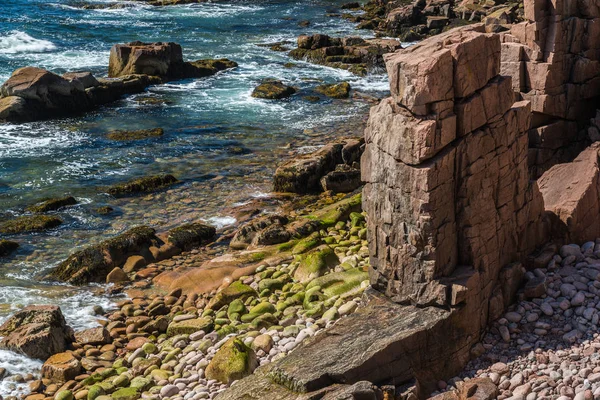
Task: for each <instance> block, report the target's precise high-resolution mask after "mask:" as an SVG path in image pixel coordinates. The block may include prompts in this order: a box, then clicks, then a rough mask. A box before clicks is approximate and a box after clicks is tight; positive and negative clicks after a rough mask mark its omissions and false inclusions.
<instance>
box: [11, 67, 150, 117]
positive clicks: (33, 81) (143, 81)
mask: <svg viewBox="0 0 600 400" xmlns="http://www.w3.org/2000/svg"><path fill="white" fill-rule="evenodd" d="M159 82H160V80H158V78H154V77H149V76H128V77H124V78H121V79H118V80H107V79H99V80H98V79H96V78H94V76H93V75H92V74H91V73H89V72H78V73H67V74H64V75H63V76H60V75H57V74H54V73H52V72H49V71H46V70H45V69H42V68H35V67H24V68H20V69H17V70H16V71H15V72H13V74H12V75H11V77H10V78H9V79H8V80H7V81H6V82H5V83H4V84H3V85H2V86H1V87H0V121H11V122H25V121H35V120H40V119H46V118H55V117H60V116H65V115H71V114H76V113H80V112H83V111H88V110H91V109H93V108H95V107H97V106H99V105H102V104H106V103H109V102H111V101H115V100H117V99H119V98H120V97H121V96H123V95H124V94H131V93H139V92H141V91H143V90H144V89H145V88H146V87H148V86H149V85H150V84H153V83H159Z"/></svg>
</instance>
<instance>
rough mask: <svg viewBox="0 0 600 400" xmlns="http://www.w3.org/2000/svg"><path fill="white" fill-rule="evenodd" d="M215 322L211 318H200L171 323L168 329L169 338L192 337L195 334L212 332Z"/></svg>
mask: <svg viewBox="0 0 600 400" xmlns="http://www.w3.org/2000/svg"><path fill="white" fill-rule="evenodd" d="M213 326H214V324H213V320H212V319H211V318H209V317H200V318H194V319H186V320H185V321H179V322H171V323H170V324H169V327H168V328H167V336H169V337H171V336H175V335H184V334H185V335H190V334H192V333H194V332H198V331H204V332H206V333H208V332H210V331H212V329H213Z"/></svg>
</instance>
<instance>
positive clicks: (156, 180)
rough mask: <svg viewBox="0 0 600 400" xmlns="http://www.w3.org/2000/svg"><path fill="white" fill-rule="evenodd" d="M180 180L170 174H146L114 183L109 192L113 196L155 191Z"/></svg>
mask: <svg viewBox="0 0 600 400" xmlns="http://www.w3.org/2000/svg"><path fill="white" fill-rule="evenodd" d="M178 182H179V181H178V180H177V178H175V177H174V176H173V175H170V174H164V175H154V176H146V177H143V178H137V179H134V180H132V181H129V182H126V183H120V184H118V185H114V186H112V187H110V188H109V189H108V190H107V192H108V194H111V195H113V196H131V195H135V194H138V193H151V192H155V191H158V190H161V189H164V188H166V187H169V186H172V185H174V184H176V183H178Z"/></svg>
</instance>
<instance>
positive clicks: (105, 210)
mask: <svg viewBox="0 0 600 400" xmlns="http://www.w3.org/2000/svg"><path fill="white" fill-rule="evenodd" d="M95 211H96V214H100V215H108V214H110V213H112V212H113V211H114V209H113V208H112V207H109V206H102V207H98V208H96V210H95Z"/></svg>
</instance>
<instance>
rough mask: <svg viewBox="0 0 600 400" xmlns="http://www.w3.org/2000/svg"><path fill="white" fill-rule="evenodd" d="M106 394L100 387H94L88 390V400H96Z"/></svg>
mask: <svg viewBox="0 0 600 400" xmlns="http://www.w3.org/2000/svg"><path fill="white" fill-rule="evenodd" d="M104 394H106V392H105V391H104V389H102V387H101V386H99V385H93V386H90V387H89V388H88V395H87V400H96V398H97V397H99V396H103V395H104Z"/></svg>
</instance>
